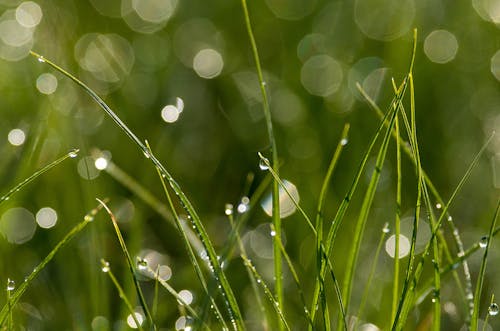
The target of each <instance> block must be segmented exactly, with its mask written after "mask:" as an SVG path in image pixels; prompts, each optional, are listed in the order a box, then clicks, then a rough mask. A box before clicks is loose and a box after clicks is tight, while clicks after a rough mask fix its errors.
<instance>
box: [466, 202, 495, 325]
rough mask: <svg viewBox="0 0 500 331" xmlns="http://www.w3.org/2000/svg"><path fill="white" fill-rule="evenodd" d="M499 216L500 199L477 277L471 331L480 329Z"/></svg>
mask: <svg viewBox="0 0 500 331" xmlns="http://www.w3.org/2000/svg"><path fill="white" fill-rule="evenodd" d="M499 214H500V199H499V200H498V203H497V208H496V210H495V215H494V216H493V219H492V220H491V224H490V231H489V233H488V236H487V237H486V247H484V253H483V258H482V260H481V268H480V269H479V275H478V276H477V282H476V292H475V295H474V311H473V312H472V319H471V322H470V330H471V331H477V329H478V320H479V306H480V303H481V293H482V291H483V283H484V276H485V274H486V262H487V259H488V252H489V250H490V246H491V241H492V240H491V239H493V231H494V229H495V226H496V224H497V220H498V215H499Z"/></svg>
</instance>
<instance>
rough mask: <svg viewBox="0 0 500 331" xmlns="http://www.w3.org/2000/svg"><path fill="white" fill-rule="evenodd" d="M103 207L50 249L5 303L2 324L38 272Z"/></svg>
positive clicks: (93, 212) (91, 213) (0, 314)
mask: <svg viewBox="0 0 500 331" xmlns="http://www.w3.org/2000/svg"><path fill="white" fill-rule="evenodd" d="M100 209H101V207H100V206H98V207H96V208H95V209H93V210H91V211H90V212H89V213H87V215H85V217H84V218H83V221H82V222H80V223H78V224H77V225H76V226H75V227H74V228H73V229H71V231H69V232H68V233H67V234H66V235H65V236H64V238H63V239H62V240H61V241H59V242H58V243H57V245H56V246H55V247H54V248H53V249H52V250H51V251H50V253H49V254H48V255H47V256H46V257H45V258H44V259H43V261H42V262H40V263H39V264H38V265H37V266H36V267H35V269H33V271H32V272H31V274H29V275H28V277H26V279H25V280H24V282H22V283H21V285H20V286H19V287H18V288H17V289H15V290H14V292H13V293H12V295H11V297H10V299H9V301H8V302H7V304H5V305H4V306H3V308H2V310H1V311H0V326H2V325H4V323H5V320H6V319H7V317H8V315H9V310H10V309H11V307H14V306H15V305H16V303H17V302H18V301H19V299H20V298H21V297H22V295H23V294H24V292H26V290H27V289H28V287H29V286H30V285H31V283H32V282H33V280H34V279H35V278H36V277H37V276H38V274H39V273H40V272H41V271H42V270H43V269H44V268H45V266H46V265H47V264H48V263H49V262H50V261H52V259H53V258H54V256H55V255H56V254H57V252H59V250H61V249H62V248H64V247H65V246H66V245H67V244H68V243H69V242H70V241H71V240H72V239H73V238H74V237H75V236H76V235H78V234H79V233H80V232H82V230H83V229H85V227H86V226H87V225H88V224H89V223H90V222H92V221H93V220H94V217H95V215H96V214H97V212H98V211H99V210H100Z"/></svg>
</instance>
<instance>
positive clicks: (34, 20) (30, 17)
mask: <svg viewBox="0 0 500 331" xmlns="http://www.w3.org/2000/svg"><path fill="white" fill-rule="evenodd" d="M42 16H43V13H42V8H40V6H39V5H38V4H37V3H36V2H33V1H26V2H23V3H21V4H20V5H19V6H18V7H17V8H16V20H17V22H19V24H21V25H22V26H24V27H26V28H34V27H36V26H37V25H38V24H40V21H41V20H42Z"/></svg>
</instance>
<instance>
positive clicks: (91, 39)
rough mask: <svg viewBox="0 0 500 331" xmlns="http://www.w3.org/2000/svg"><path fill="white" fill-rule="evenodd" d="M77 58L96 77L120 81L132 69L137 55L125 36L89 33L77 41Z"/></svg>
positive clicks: (114, 81)
mask: <svg viewBox="0 0 500 331" xmlns="http://www.w3.org/2000/svg"><path fill="white" fill-rule="evenodd" d="M75 59H76V60H77V61H78V64H79V65H80V67H82V68H83V69H85V70H86V71H89V72H90V73H91V74H92V75H93V76H94V77H95V78H96V79H98V80H100V81H103V82H107V83H119V82H121V81H122V80H123V79H124V78H125V77H126V76H127V75H128V74H129V73H130V71H131V70H132V66H133V64H134V60H135V56H134V50H133V48H132V46H131V45H130V43H129V42H128V41H127V40H126V39H125V38H123V37H121V36H119V35H117V34H99V33H89V34H86V35H83V36H82V37H81V38H80V39H79V40H78V42H77V43H76V46H75Z"/></svg>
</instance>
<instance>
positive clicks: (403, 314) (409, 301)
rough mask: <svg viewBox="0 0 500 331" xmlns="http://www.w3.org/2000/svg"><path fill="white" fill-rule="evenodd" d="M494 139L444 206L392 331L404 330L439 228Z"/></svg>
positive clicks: (476, 158)
mask: <svg viewBox="0 0 500 331" xmlns="http://www.w3.org/2000/svg"><path fill="white" fill-rule="evenodd" d="M493 137H494V134H492V135H491V136H490V137H489V138H488V140H487V141H486V143H485V144H484V145H483V146H482V147H481V149H480V150H479V152H478V153H477V155H476V156H475V157H474V159H473V160H472V162H471V164H470V165H469V167H468V168H467V170H466V172H465V174H464V176H463V177H462V178H461V180H460V182H459V183H458V185H457V187H456V188H455V190H454V191H453V193H452V194H451V197H450V199H449V200H448V202H447V203H446V205H445V206H444V208H443V211H442V213H441V215H440V217H439V219H438V220H437V222H436V224H435V225H434V226H433V230H432V233H431V238H430V240H429V242H428V243H427V245H426V247H425V249H424V252H423V253H422V254H421V257H420V261H419V263H418V265H417V266H416V268H415V272H414V275H413V277H412V280H411V282H410V281H408V282H405V285H404V286H403V292H402V294H401V298H400V301H399V305H398V311H397V313H396V318H395V320H394V321H393V326H392V330H401V329H403V328H404V325H405V323H406V319H407V316H408V314H409V311H410V309H411V306H412V305H413V298H414V296H415V290H416V286H417V284H418V282H419V281H420V276H421V274H422V271H423V266H424V263H425V258H426V257H427V255H428V253H429V250H430V248H431V247H432V245H433V241H434V240H435V239H436V236H437V233H438V231H439V228H440V226H441V224H442V222H443V220H444V219H445V216H446V215H447V213H448V210H449V208H450V206H451V204H452V203H453V202H454V200H455V198H456V196H457V194H458V192H460V190H461V189H462V187H463V185H464V184H465V182H466V181H467V179H468V178H469V176H470V174H471V172H472V170H473V169H474V167H475V166H476V164H477V163H478V161H479V158H480V157H481V155H482V154H483V153H484V151H485V150H486V147H487V146H488V145H489V143H490V142H491V140H492V139H493Z"/></svg>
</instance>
